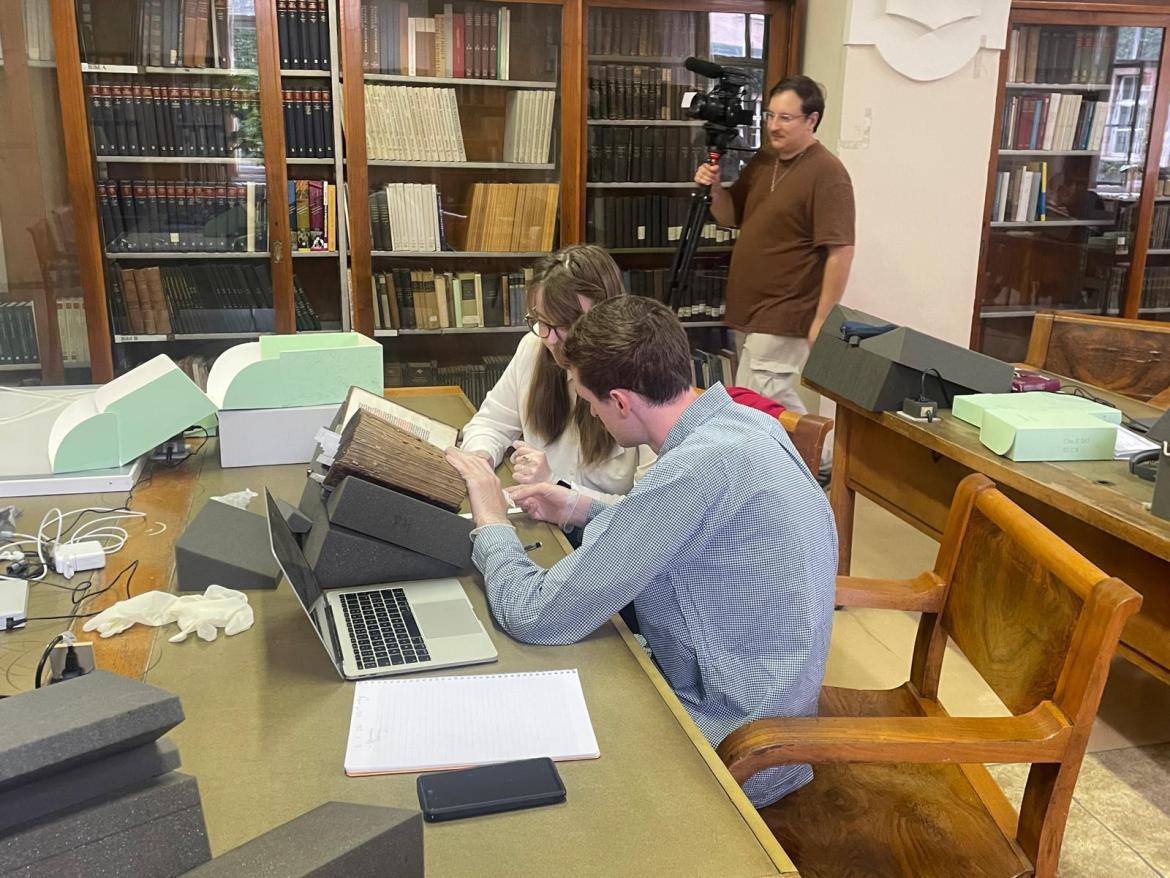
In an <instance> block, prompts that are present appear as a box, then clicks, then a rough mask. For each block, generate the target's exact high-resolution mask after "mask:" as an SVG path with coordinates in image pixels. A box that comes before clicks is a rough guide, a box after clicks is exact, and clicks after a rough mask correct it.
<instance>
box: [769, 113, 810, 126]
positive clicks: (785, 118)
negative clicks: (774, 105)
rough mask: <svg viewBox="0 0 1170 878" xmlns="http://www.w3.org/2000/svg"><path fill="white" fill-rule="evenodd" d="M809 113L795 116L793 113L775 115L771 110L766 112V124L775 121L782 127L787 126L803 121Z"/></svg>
mask: <svg viewBox="0 0 1170 878" xmlns="http://www.w3.org/2000/svg"><path fill="white" fill-rule="evenodd" d="M807 115H808V113H797V114H796V115H795V116H793V115H792V114H791V113H773V112H772V111H771V110H764V122H771V121H772V120H773V119H775V120H776V121H777V122H779V123H781V124H782V125H787V124H788V123H789V122H795V121H796V120H797V119H803V118H805V117H806V116H807Z"/></svg>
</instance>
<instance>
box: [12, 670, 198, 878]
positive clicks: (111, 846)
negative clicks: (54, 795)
mask: <svg viewBox="0 0 1170 878" xmlns="http://www.w3.org/2000/svg"><path fill="white" fill-rule="evenodd" d="M54 688H55V687H54ZM209 859H211V848H210V846H209V845H208V842H207V827H206V825H205V824H204V822H203V808H202V806H201V804H200V801H199V787H198V786H197V785H196V783H195V778H193V777H189V776H187V775H185V774H179V773H178V772H171V773H170V774H166V775H164V776H163V777H160V778H156V779H154V780H152V781H149V782H148V783H146V784H144V785H143V786H141V787H138V788H137V789H134V790H131V791H129V792H126V793H124V794H122V795H120V796H118V797H116V798H113V799H107V800H104V801H99V802H96V803H94V804H91V805H87V806H82V807H79V808H75V809H72V810H70V811H67V812H65V813H63V814H60V815H57V816H55V817H51V818H49V819H47V820H43V821H41V822H39V823H34V824H29V825H28V826H26V827H23V828H22V829H20V830H18V831H17V832H15V833H12V834H10V835H8V836H7V837H6V838H5V840H4V844H3V845H0V874H3V875H4V876H6V878H11V876H21V878H34V876H44V875H86V876H115V875H150V876H151V878H171V876H175V875H182V874H184V873H185V872H187V871H189V870H191V869H193V868H195V867H196V866H198V865H200V864H202V863H205V862H207V861H208V860H209Z"/></svg>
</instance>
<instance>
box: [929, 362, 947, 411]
mask: <svg viewBox="0 0 1170 878" xmlns="http://www.w3.org/2000/svg"><path fill="white" fill-rule="evenodd" d="M931 372H933V373H934V374H935V376H936V377H937V378H938V388H939V390H941V391H942V395H943V402H944V403H946V405H945V406H943V407H944V408H948V409H949V408H950V407H951V395H950V394H949V393H947V388H946V385H945V384H944V383H943V377H942V373H941V372H939V371H938V369H935V368H934V367H933V366H932V367H931V368H929V369H926V370H924V371H923V373H922V397H923V399H925V398H926V376H927V375H928V374H929V373H931Z"/></svg>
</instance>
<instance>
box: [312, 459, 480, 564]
mask: <svg viewBox="0 0 1170 878" xmlns="http://www.w3.org/2000/svg"><path fill="white" fill-rule="evenodd" d="M325 508H326V510H327V511H328V513H329V521H330V522H332V523H333V524H334V525H340V526H341V527H344V528H346V529H348V530H351V531H356V532H357V533H360V534H365V535H366V536H369V537H374V538H376V539H379V540H384V541H385V542H388V543H393V544H394V545H396V546H402V547H403V548H405V549H410V550H411V551H412V552H419V553H420V554H423V555H429V556H430V557H432V558H435V559H437V560H439V561H443V562H445V563H447V564H451V565H452V566H454V567H458V568H460V569H464V570H467V569H470V568H471V529H472V528H473V527H474V525H473V524H472V523H471V522H470V521H468V520H467V519H466V518H461V517H460V516H459V515H457V514H455V513H454V512H448V511H447V510H446V509H440V508H439V507H438V506H434V505H432V504H430V503H426V502H424V501H422V500H418V499H416V498H414V497H410V496H408V495H406V494H402V493H400V492H398V491H395V490H392V489H390V488H384V487H382V486H381V485H375V484H374V483H373V482H368V481H366V480H365V479H360V478H357V477H356V476H346V477H345V478H344V479H342V480H341V482H340V483H339V484H338V485H337V487H336V488H334V489H333V492H332V493H331V494H330V495H329V498H328V499H327V500H326V501H325Z"/></svg>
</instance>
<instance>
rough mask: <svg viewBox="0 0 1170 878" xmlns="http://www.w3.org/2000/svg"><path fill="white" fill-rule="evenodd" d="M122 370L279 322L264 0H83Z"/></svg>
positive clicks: (204, 361) (191, 354)
mask: <svg viewBox="0 0 1170 878" xmlns="http://www.w3.org/2000/svg"><path fill="white" fill-rule="evenodd" d="M78 29H79V38H80V46H81V54H82V57H81V69H82V75H83V80H84V86H85V93H86V99H87V108H88V112H89V120H88V122H89V126H90V135H91V140H92V145H93V151H94V156H93V160H94V163H95V180H96V187H97V191H96V193H95V197H96V198H97V200H98V207H99V217H100V226H101V229H100V232H101V242H102V246H103V249H104V253H105V257H106V266H105V267H106V288H107V298H108V301H109V307H110V323H111V328H112V331H113V335H114V337H113V342H114V363H115V369H116V370H117V371H123V370H125V369H128V368H131V367H133V366H135V365H137V364H138V363H140V362H142V361H144V360H146V359H149V358H150V357H152V356H154V355H156V354H158V353H160V352H163V353H167V354H168V355H170V356H171V357H172V358H173V359H175V360H176V361H178V362H182V363H191V364H192V367H191V370H190V371H192V373H193V374H202V372H203V371H205V367H206V366H207V365H208V364H209V361H210V359H212V358H214V356H215V355H216V354H217V353H218V352H219V351H221V350H222V349H223V348H225V347H227V346H228V345H230V344H233V343H237V342H239V341H241V340H247V339H251V338H255V337H257V336H258V335H262V334H267V333H271V332H272V331H273V330H274V325H275V324H274V310H273V297H272V276H271V271H270V265H269V243H270V242H269V241H268V239H267V230H268V211H269V210H273V209H276V210H283V209H286V208H285V198H284V197H281V195H276V196H275V197H274V194H273V193H270V192H268V186H267V182H266V173H265V166H264V158H263V146H264V142H263V131H262V126H261V113H260V85H259V74H258V69H257V54H256V18H255V5H254V3H252V2H251V0H230V2H227V0H224V2H216V3H210V4H203V5H198V4H196V5H194V6H193V5H192V4H189V3H183V2H182V0H152V2H150V3H143V2H132V0H118V2H102V3H101V4H100V7H99V4H98V3H97V2H96V0H80V2H79V4H78Z"/></svg>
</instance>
